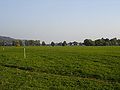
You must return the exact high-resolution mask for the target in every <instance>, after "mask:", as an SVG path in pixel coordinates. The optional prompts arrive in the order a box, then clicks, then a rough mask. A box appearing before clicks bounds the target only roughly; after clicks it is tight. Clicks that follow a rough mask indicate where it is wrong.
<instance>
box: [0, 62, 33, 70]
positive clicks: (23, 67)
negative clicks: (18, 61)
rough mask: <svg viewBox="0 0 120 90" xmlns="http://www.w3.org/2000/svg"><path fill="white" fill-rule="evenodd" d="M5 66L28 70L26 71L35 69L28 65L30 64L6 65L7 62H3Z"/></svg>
mask: <svg viewBox="0 0 120 90" xmlns="http://www.w3.org/2000/svg"><path fill="white" fill-rule="evenodd" d="M1 65H2V66H4V67H10V68H17V69H20V70H26V71H33V70H34V68H33V67H28V66H16V65H6V64H1Z"/></svg>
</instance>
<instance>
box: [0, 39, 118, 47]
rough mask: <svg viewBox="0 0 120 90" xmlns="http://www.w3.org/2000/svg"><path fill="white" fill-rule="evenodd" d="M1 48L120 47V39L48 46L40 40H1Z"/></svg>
mask: <svg viewBox="0 0 120 90" xmlns="http://www.w3.org/2000/svg"><path fill="white" fill-rule="evenodd" d="M0 46H120V39H117V38H112V39H108V38H105V39H104V38H101V39H97V40H91V39H85V40H84V42H83V43H81V42H77V41H74V42H68V43H67V42H66V41H63V42H58V43H55V42H51V43H50V44H46V42H45V41H42V42H40V40H0Z"/></svg>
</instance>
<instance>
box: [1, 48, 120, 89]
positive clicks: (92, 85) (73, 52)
mask: <svg viewBox="0 0 120 90" xmlns="http://www.w3.org/2000/svg"><path fill="white" fill-rule="evenodd" d="M3 48H4V50H3ZM23 48H24V47H0V90H120V47H119V46H108V47H107V46H102V47H97V46H96V47H92V46H90V47H86V46H71V47H69V46H65V47H59V46H56V47H50V46H38V47H36V46H33V47H25V48H26V58H24V57H23V55H24V54H23Z"/></svg>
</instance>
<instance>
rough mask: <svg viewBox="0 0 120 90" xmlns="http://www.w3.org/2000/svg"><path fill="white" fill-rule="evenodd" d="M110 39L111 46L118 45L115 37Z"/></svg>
mask: <svg viewBox="0 0 120 90" xmlns="http://www.w3.org/2000/svg"><path fill="white" fill-rule="evenodd" d="M110 41H111V45H112V46H117V45H118V42H117V38H113V39H111V40H110Z"/></svg>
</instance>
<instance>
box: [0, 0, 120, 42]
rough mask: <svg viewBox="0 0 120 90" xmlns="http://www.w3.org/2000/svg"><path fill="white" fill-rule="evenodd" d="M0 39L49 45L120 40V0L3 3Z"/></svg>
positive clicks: (11, 0) (5, 0)
mask: <svg viewBox="0 0 120 90" xmlns="http://www.w3.org/2000/svg"><path fill="white" fill-rule="evenodd" d="M0 36H9V37H13V38H17V39H37V40H41V41H46V42H51V41H55V42H60V41H64V40H66V41H68V42H69V41H80V42H82V41H83V40H84V39H92V40H94V39H98V38H102V37H103V38H114V37H117V38H120V0H0Z"/></svg>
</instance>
